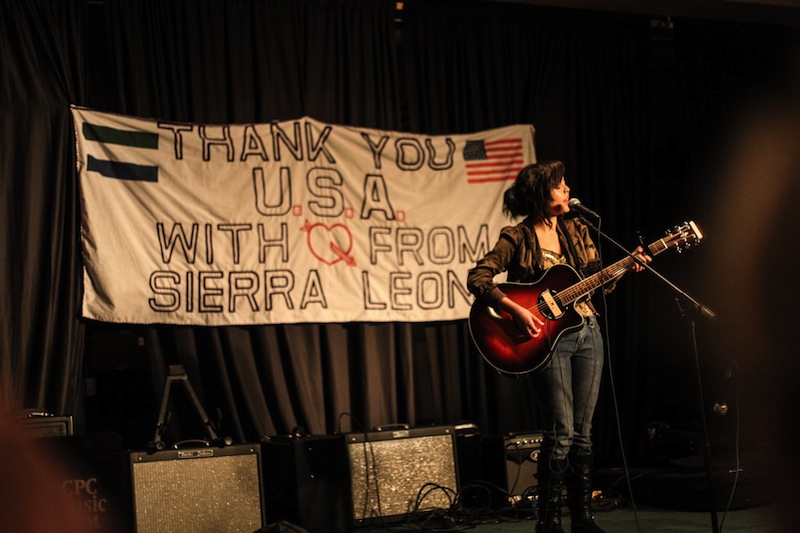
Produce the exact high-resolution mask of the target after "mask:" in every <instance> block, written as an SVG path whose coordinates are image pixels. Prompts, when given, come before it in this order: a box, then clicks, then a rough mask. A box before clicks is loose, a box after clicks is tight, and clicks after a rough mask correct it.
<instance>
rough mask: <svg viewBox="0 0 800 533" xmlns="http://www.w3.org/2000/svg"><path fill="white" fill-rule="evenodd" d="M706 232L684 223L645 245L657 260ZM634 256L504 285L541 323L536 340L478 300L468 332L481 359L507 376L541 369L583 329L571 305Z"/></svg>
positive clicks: (626, 266)
mask: <svg viewBox="0 0 800 533" xmlns="http://www.w3.org/2000/svg"><path fill="white" fill-rule="evenodd" d="M702 238H703V234H702V232H701V231H700V228H698V227H697V224H695V223H694V221H690V222H685V223H684V224H683V225H682V226H678V227H676V228H675V229H674V230H673V231H672V232H667V234H666V235H665V236H664V237H661V238H660V239H658V240H656V241H655V242H653V243H652V244H650V245H649V246H648V247H647V252H648V253H649V254H650V255H652V256H655V255H657V254H660V253H661V252H663V251H665V250H669V249H670V248H676V249H678V250H680V249H685V248H688V247H690V246H692V245H694V244H697V243H699V242H700V240H701V239H702ZM634 262H635V260H634V258H633V257H632V256H629V257H625V258H623V259H620V260H619V261H617V262H616V263H614V264H613V265H611V266H608V267H606V268H604V269H602V270H601V271H599V272H596V273H594V274H592V275H591V276H588V277H587V278H585V279H581V277H580V276H579V275H578V273H577V272H576V271H575V269H574V268H572V267H571V266H569V265H555V266H552V267H550V268H549V269H548V270H547V271H546V272H545V273H544V275H542V277H541V278H539V280H538V281H535V282H533V283H501V284H500V285H499V287H500V290H502V291H503V293H505V294H506V296H508V297H509V298H511V299H512V300H514V301H515V302H517V303H518V304H520V305H521V306H523V307H525V308H527V309H530V310H531V312H532V313H533V314H534V315H536V316H538V317H539V318H540V319H541V320H542V321H543V322H544V326H542V331H541V332H540V333H539V336H538V337H528V336H527V335H526V334H524V333H523V332H521V331H520V330H519V329H518V328H517V326H516V324H514V320H513V319H512V318H511V315H509V314H508V313H505V312H502V311H497V310H495V309H494V308H492V307H490V306H488V305H486V304H485V303H484V302H481V301H478V300H475V302H474V303H473V304H472V309H471V310H470V313H469V332H470V335H472V340H473V342H474V343H475V346H477V347H478V350H479V351H480V352H481V355H482V356H483V358H484V359H485V360H486V362H488V363H489V364H490V365H492V366H493V367H494V368H495V369H496V370H497V371H499V372H501V373H504V374H529V373H537V372H539V371H541V370H542V369H543V368H544V367H546V366H547V364H548V363H549V362H550V359H551V358H552V357H553V350H554V349H555V347H556V344H558V341H559V340H560V339H561V337H562V336H564V334H565V333H568V332H570V331H573V330H577V329H580V327H581V325H582V324H583V318H582V317H581V316H580V315H579V314H578V313H576V312H575V309H574V307H573V305H574V304H575V303H576V302H580V301H581V298H583V297H585V296H586V295H587V294H589V293H591V292H592V291H593V290H595V289H597V288H600V287H602V286H604V285H605V284H607V283H609V282H611V281H613V280H615V279H619V277H620V276H622V275H623V274H624V273H625V272H626V271H627V270H628V269H630V268H631V267H632V266H633V265H634Z"/></svg>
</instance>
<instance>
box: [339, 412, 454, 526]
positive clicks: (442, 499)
mask: <svg viewBox="0 0 800 533" xmlns="http://www.w3.org/2000/svg"><path fill="white" fill-rule="evenodd" d="M345 438H346V441H347V447H348V456H349V460H350V476H351V486H352V501H353V519H354V525H355V526H356V527H360V526H369V525H372V524H374V523H387V522H392V521H398V522H399V521H403V520H406V519H408V518H410V517H411V516H413V515H415V514H417V513H420V514H423V513H428V512H431V511H434V510H436V509H449V508H450V506H451V503H452V502H453V501H454V499H455V496H456V493H457V492H458V475H457V469H456V454H455V451H454V450H455V448H454V428H453V427H452V426H435V427H427V428H414V429H407V428H401V429H389V430H384V431H373V432H368V433H350V434H347V435H346V436H345Z"/></svg>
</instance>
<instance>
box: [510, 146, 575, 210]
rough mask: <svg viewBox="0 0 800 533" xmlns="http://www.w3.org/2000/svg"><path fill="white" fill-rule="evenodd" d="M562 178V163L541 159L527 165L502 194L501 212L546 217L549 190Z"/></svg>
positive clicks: (556, 185) (558, 183)
mask: <svg viewBox="0 0 800 533" xmlns="http://www.w3.org/2000/svg"><path fill="white" fill-rule="evenodd" d="M563 179H564V163H562V162H561V161H555V160H553V161H542V162H541V163H533V164H532V165H528V166H526V167H525V168H523V169H522V170H520V171H519V174H517V178H516V179H515V180H514V185H512V186H511V187H509V188H508V189H507V190H506V192H505V193H504V194H503V213H505V214H507V215H510V216H512V217H515V218H518V217H524V216H532V217H534V218H535V219H537V220H539V219H543V218H546V217H547V204H548V202H549V201H550V191H551V190H553V189H555V188H556V187H558V186H559V185H560V184H561V180H563Z"/></svg>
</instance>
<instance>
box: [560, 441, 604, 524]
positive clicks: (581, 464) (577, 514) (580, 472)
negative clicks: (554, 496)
mask: <svg viewBox="0 0 800 533" xmlns="http://www.w3.org/2000/svg"><path fill="white" fill-rule="evenodd" d="M569 460H570V464H569V467H568V468H567V472H566V476H565V479H564V484H565V485H566V487H567V506H568V507H569V512H570V516H571V518H572V533H605V532H604V531H603V530H602V529H600V528H599V527H598V526H597V524H595V523H594V516H592V456H591V455H575V454H571V455H570V457H569Z"/></svg>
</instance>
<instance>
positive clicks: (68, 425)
mask: <svg viewBox="0 0 800 533" xmlns="http://www.w3.org/2000/svg"><path fill="white" fill-rule="evenodd" d="M17 425H18V426H19V428H20V429H21V430H22V434H23V435H25V436H26V437H29V438H46V437H71V436H72V434H73V433H72V417H71V416H32V417H27V418H18V419H17Z"/></svg>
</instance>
